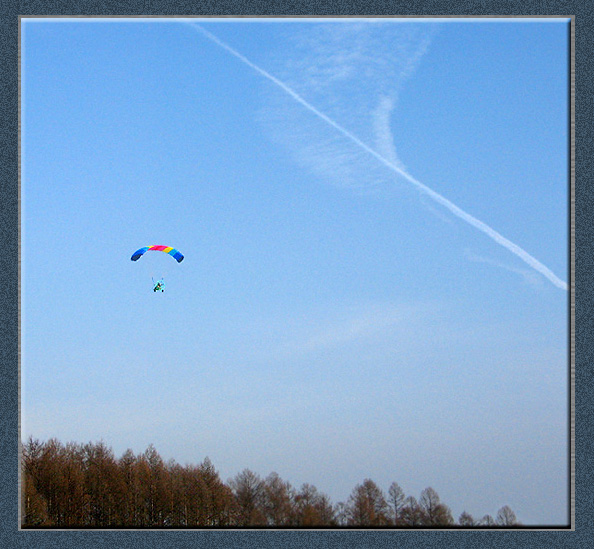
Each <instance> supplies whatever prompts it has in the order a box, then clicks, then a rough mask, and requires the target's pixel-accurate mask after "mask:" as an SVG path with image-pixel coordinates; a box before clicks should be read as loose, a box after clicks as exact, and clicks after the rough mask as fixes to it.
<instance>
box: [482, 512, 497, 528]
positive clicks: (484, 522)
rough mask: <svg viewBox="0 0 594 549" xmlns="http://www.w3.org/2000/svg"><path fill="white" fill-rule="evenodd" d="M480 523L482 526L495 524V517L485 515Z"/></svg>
mask: <svg viewBox="0 0 594 549" xmlns="http://www.w3.org/2000/svg"><path fill="white" fill-rule="evenodd" d="M479 525H481V526H489V527H490V526H495V525H496V523H495V520H494V519H493V517H492V516H491V515H485V516H484V517H483V518H482V519H481V520H480V521H479Z"/></svg>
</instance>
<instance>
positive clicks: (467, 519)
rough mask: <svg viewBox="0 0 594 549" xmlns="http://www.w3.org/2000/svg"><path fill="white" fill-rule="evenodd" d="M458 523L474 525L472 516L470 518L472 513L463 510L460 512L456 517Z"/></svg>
mask: <svg viewBox="0 0 594 549" xmlns="http://www.w3.org/2000/svg"><path fill="white" fill-rule="evenodd" d="M458 524H459V525H460V526H474V525H475V521H474V518H472V515H471V514H470V513H467V512H466V511H463V512H462V514H461V515H460V517H459V518H458Z"/></svg>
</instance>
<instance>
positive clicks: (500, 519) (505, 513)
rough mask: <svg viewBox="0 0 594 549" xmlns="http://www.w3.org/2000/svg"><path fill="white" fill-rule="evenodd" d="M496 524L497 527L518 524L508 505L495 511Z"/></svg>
mask: <svg viewBox="0 0 594 549" xmlns="http://www.w3.org/2000/svg"><path fill="white" fill-rule="evenodd" d="M496 523H497V525H498V526H517V525H518V524H519V523H518V520H517V519H516V514H515V513H514V512H513V511H512V510H511V508H510V507H509V506H508V505H504V506H503V507H502V508H501V509H499V511H497V519H496Z"/></svg>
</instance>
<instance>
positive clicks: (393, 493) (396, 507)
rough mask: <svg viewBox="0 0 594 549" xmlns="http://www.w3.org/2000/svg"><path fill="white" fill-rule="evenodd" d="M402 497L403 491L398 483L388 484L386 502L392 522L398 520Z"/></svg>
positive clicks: (402, 501) (403, 496) (402, 502)
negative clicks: (390, 510)
mask: <svg viewBox="0 0 594 549" xmlns="http://www.w3.org/2000/svg"><path fill="white" fill-rule="evenodd" d="M404 498H405V495H404V491H403V490H402V488H400V486H399V484H398V483H397V482H393V483H392V484H390V488H389V489H388V503H389V504H390V506H391V509H392V513H393V521H394V524H396V523H397V522H398V517H399V516H400V509H402V506H403V504H404Z"/></svg>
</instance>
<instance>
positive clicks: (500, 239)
mask: <svg viewBox="0 0 594 549" xmlns="http://www.w3.org/2000/svg"><path fill="white" fill-rule="evenodd" d="M192 28H194V29H195V30H197V31H198V32H200V33H202V34H203V35H204V36H206V37H207V38H208V39H209V40H211V41H212V42H214V43H215V44H217V45H219V46H220V47H222V48H223V49H225V50H226V51H228V52H229V53H230V54H231V55H233V56H234V57H236V58H237V59H239V60H240V61H242V62H243V63H244V64H246V65H247V66H249V67H251V68H252V69H253V70H255V71H256V72H257V73H259V74H260V75H261V76H263V77H264V78H266V79H268V80H269V81H271V82H272V83H274V84H275V85H276V86H277V87H279V88H280V89H281V90H283V91H284V92H285V94H286V95H288V96H289V97H291V98H292V99H293V100H294V101H296V102H297V103H299V104H301V105H302V106H303V107H305V109H306V110H308V111H309V112H310V113H313V114H314V115H316V117H318V118H319V119H321V120H323V121H324V122H325V123H326V124H327V126H328V127H329V128H332V129H334V130H335V131H336V132H338V133H339V134H340V135H341V136H342V137H343V138H345V139H346V140H348V141H350V144H351V147H352V146H356V147H357V148H358V149H360V152H362V153H367V154H368V155H369V156H371V157H373V158H375V160H376V161H378V162H379V164H381V165H383V166H384V167H387V168H388V169H389V170H391V171H392V172H393V173H395V174H397V175H400V176H401V177H403V178H404V179H405V180H407V181H408V182H409V183H411V184H412V185H413V186H414V187H416V189H417V190H419V191H420V192H421V193H423V194H425V195H426V196H428V197H429V198H431V199H432V200H433V201H435V202H437V203H438V204H441V205H442V206H443V207H444V208H446V209H447V210H449V211H450V212H451V213H452V214H454V215H455V216H456V217H458V218H460V219H462V220H463V221H465V222H466V223H468V224H469V225H471V226H473V227H475V228H476V229H478V230H479V231H481V232H482V233H484V234H486V235H487V236H488V237H489V238H491V239H492V240H494V241H495V242H497V243H498V244H499V245H501V246H503V247H504V248H506V249H507V250H509V251H510V252H511V253H513V254H515V255H516V256H518V257H519V258H520V259H521V260H522V261H524V262H525V263H526V264H527V265H529V266H530V267H532V268H533V269H534V270H536V271H538V272H539V273H541V274H542V275H543V276H545V277H546V278H547V279H548V280H549V281H550V282H552V283H553V284H554V285H555V286H557V287H558V288H561V289H563V290H567V289H568V286H567V283H566V282H565V281H563V280H561V279H560V278H559V277H558V276H557V275H555V273H553V272H552V271H551V270H550V269H549V268H548V267H546V266H545V265H543V264H542V263H541V262H540V261H538V260H537V259H536V258H535V257H533V256H531V255H530V254H529V253H528V252H526V251H525V250H523V249H522V248H521V247H520V246H518V245H517V244H515V243H514V242H512V241H511V240H509V239H507V238H505V237H504V236H503V235H501V234H500V233H498V232H497V231H496V230H495V229H493V228H491V227H490V226H489V225H487V224H486V223H484V222H483V221H480V220H479V219H477V218H476V217H474V216H472V215H471V214H469V213H467V212H465V211H464V210H462V208H459V207H458V206H456V205H455V204H454V203H453V202H451V201H450V200H448V199H447V198H445V197H444V196H442V195H440V194H439V193H437V192H435V191H434V190H433V189H431V188H429V187H427V186H426V185H425V184H423V183H421V182H420V181H419V180H417V179H415V178H414V177H413V176H412V175H410V174H409V173H408V172H407V171H405V170H404V169H402V168H401V167H400V166H398V165H396V164H394V162H392V161H390V160H389V159H387V158H385V157H384V156H382V155H381V154H380V153H378V152H377V151H376V150H375V149H373V148H371V147H370V146H369V145H367V144H366V143H365V142H364V141H362V140H361V139H360V138H359V137H357V136H356V135H355V134H354V133H352V131H350V130H349V129H347V128H346V127H345V126H343V125H341V124H339V123H338V122H336V120H335V119H334V118H332V117H331V116H329V115H328V114H326V113H324V112H322V111H320V110H319V109H318V108H316V107H314V106H313V104H312V103H310V102H309V101H307V100H305V99H304V98H303V97H302V96H301V95H300V94H299V93H297V92H296V91H295V90H294V89H293V88H292V87H291V86H289V85H287V84H286V83H285V82H283V81H282V80H280V79H278V78H277V77H275V76H273V75H272V74H270V73H269V72H267V71H265V70H264V69H262V68H261V67H259V66H258V65H256V64H255V63H253V62H252V61H250V60H249V59H247V58H246V57H245V56H244V55H242V54H241V53H239V52H238V51H236V50H234V49H233V48H232V47H231V46H229V45H228V44H226V43H225V42H223V41H222V40H220V39H219V38H218V37H216V36H215V35H213V34H212V33H210V32H208V31H207V30H206V29H204V28H203V27H201V26H200V25H192ZM354 51H355V53H354V54H352V55H351V57H352V56H353V55H354V56H355V57H361V56H362V54H361V53H360V52H358V53H357V49H356V48H354ZM347 57H348V56H347ZM340 74H348V71H345V69H344V68H343V70H342V72H341V73H340ZM336 78H339V77H338V76H336V77H335V79H336Z"/></svg>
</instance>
